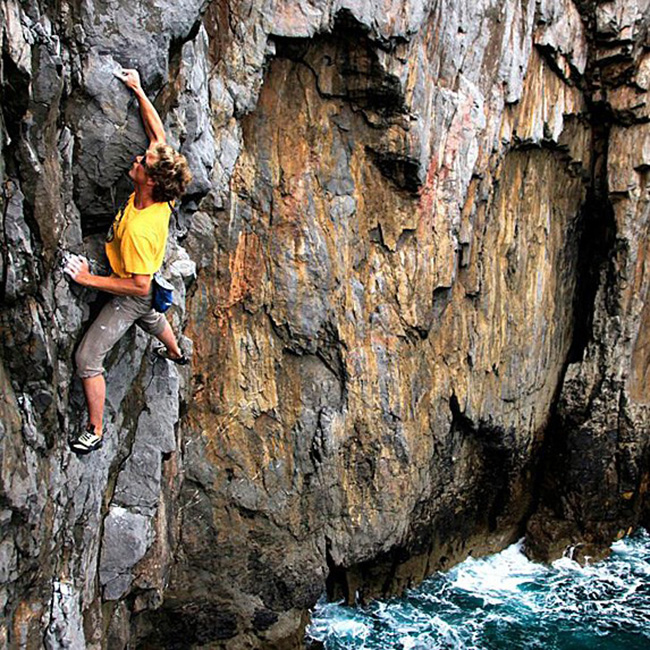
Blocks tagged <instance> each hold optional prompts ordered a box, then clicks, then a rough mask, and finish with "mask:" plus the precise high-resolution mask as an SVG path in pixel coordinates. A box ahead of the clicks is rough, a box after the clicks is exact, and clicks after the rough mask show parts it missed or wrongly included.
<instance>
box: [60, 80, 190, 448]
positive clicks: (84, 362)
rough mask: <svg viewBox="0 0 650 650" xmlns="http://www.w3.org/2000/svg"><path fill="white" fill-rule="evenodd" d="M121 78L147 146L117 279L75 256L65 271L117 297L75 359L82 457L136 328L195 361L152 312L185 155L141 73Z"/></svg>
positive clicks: (134, 172)
mask: <svg viewBox="0 0 650 650" xmlns="http://www.w3.org/2000/svg"><path fill="white" fill-rule="evenodd" d="M116 76H117V77H118V78H120V79H121V80H122V81H123V82H124V83H125V84H126V86H127V87H128V88H130V89H131V90H133V92H134V94H135V96H136V98H137V100H138V105H139V107H140V115H141V117H142V121H143V123H144V128H145V131H146V133H147V137H148V138H149V146H148V147H147V150H146V151H145V152H144V153H143V154H142V155H139V156H136V157H135V160H134V162H133V164H132V166H131V168H130V170H129V178H130V179H131V181H132V182H133V187H134V192H133V193H132V194H131V196H130V197H129V199H128V202H127V203H126V204H125V206H124V207H123V208H121V209H120V211H119V212H118V214H117V216H116V217H115V220H114V221H113V224H112V225H111V228H110V230H109V232H108V236H107V238H106V244H105V249H106V255H107V257H108V261H109V263H110V266H111V270H112V273H111V275H109V276H100V275H93V274H92V273H91V272H90V267H89V265H88V262H87V260H85V259H84V258H82V257H77V256H73V257H71V258H70V260H69V261H68V263H67V266H66V268H65V271H66V273H68V275H70V277H72V279H73V280H74V281H75V282H78V283H79V284H80V285H82V286H84V287H90V288H92V289H99V290H100V291H106V292H108V293H110V294H113V295H114V296H115V297H114V298H112V299H111V300H110V301H109V302H108V303H107V304H106V305H105V306H104V307H103V309H102V310H101V312H100V313H99V316H98V317H97V319H96V320H95V321H94V322H93V324H92V325H91V326H90V328H89V329H88V331H87V332H86V334H85V336H84V337H83V340H82V341H81V344H80V345H79V348H78V350H77V353H76V356H75V360H76V365H77V373H78V375H79V377H81V381H82V383H83V389H84V394H85V397H86V404H87V406H88V423H87V425H86V427H85V430H83V431H82V432H81V433H80V434H79V435H77V436H75V437H74V438H73V439H72V440H71V441H70V447H71V449H72V450H73V451H74V452H76V453H79V454H85V453H89V452H91V451H94V450H96V449H99V448H100V447H101V446H102V442H103V438H102V436H103V433H104V430H103V415H104V400H105V396H106V383H105V381H104V375H103V373H104V367H103V362H104V358H105V356H106V355H107V354H108V352H109V351H110V349H111V348H112V347H113V346H114V345H115V343H117V341H118V340H119V339H120V338H121V337H122V336H123V335H124V334H125V332H126V331H127V330H128V329H129V328H130V327H131V325H133V323H137V324H138V325H139V326H140V327H142V329H144V330H145V331H146V332H148V333H149V334H152V335H153V336H155V337H156V338H157V339H158V340H159V341H161V342H162V343H163V345H162V346H160V347H157V348H156V349H155V350H154V352H155V353H156V354H157V355H158V356H160V357H162V358H164V359H168V360H170V361H173V362H174V363H177V364H180V365H185V364H187V363H188V362H189V360H188V358H187V356H186V355H185V353H184V352H183V351H182V350H181V349H180V347H179V345H178V342H177V341H176V337H175V336H174V333H173V331H172V328H171V327H170V325H169V323H168V322H167V319H166V318H165V316H164V315H163V314H161V313H159V312H157V311H154V309H153V308H152V300H153V283H152V276H153V274H154V273H156V272H157V271H158V270H159V269H160V267H161V265H162V262H163V257H164V255H165V246H166V244H167V235H168V229H169V218H170V215H171V206H172V204H173V201H175V200H176V199H178V198H180V197H181V196H182V195H183V193H184V192H185V189H186V187H187V185H188V184H189V182H190V180H191V178H192V176H191V173H190V170H189V168H188V165H187V160H186V159H185V157H184V156H182V155H181V154H179V153H178V152H176V151H175V150H174V149H173V148H172V147H170V146H169V145H168V144H166V139H165V131H164V129H163V124H162V120H161V119H160V116H159V115H158V113H157V111H156V109H155V108H154V106H153V104H152V103H151V101H150V100H149V99H148V98H147V96H146V94H145V92H144V90H143V89H142V86H141V84H140V75H139V74H138V72H137V71H136V70H121V71H119V72H117V73H116Z"/></svg>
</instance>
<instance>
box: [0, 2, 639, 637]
mask: <svg viewBox="0 0 650 650" xmlns="http://www.w3.org/2000/svg"><path fill="white" fill-rule="evenodd" d="M1 8H2V30H1V35H0V38H1V49H2V67H1V69H0V74H1V81H2V84H1V92H2V94H1V105H2V110H1V111H0V119H1V120H2V123H1V124H0V137H1V141H0V143H1V146H2V157H1V158H0V164H1V166H0V174H1V175H2V183H3V185H2V188H3V191H2V198H1V201H2V202H1V204H0V207H1V210H0V212H1V214H2V228H0V245H1V247H2V260H1V267H0V272H1V273H2V282H3V285H2V286H3V289H2V291H3V294H2V295H3V302H2V311H1V320H0V323H1V328H2V341H3V346H2V348H1V356H0V361H1V363H0V385H1V387H2V392H1V394H2V398H1V401H0V404H1V407H0V409H1V418H0V422H1V426H2V428H1V429H0V432H1V437H0V454H1V456H0V458H1V463H2V474H1V479H0V481H1V482H0V508H1V509H0V535H1V537H0V606H1V607H2V608H3V611H4V616H3V622H2V623H0V647H27V648H31V647H40V646H41V645H43V644H44V645H45V646H46V647H50V648H59V647H71V648H82V647H89V648H111V649H112V648H122V647H126V646H127V644H130V646H131V647H156V648H159V647H170V648H171V647H190V646H200V645H203V646H204V647H227V648H247V647H249V648H253V647H268V648H272V647H277V648H288V647H300V645H301V636H302V632H303V628H304V625H305V622H306V620H307V615H308V609H309V608H310V607H311V606H313V604H314V603H315V602H316V600H317V599H318V597H319V596H320V595H321V593H323V591H325V590H326V591H327V592H328V594H329V595H330V596H331V597H340V596H344V597H346V598H347V599H348V600H349V601H354V600H355V599H359V598H361V599H363V598H369V597H373V596H375V595H377V594H385V593H392V592H395V591H397V590H400V589H402V588H404V587H405V586H407V585H409V584H412V583H414V582H417V581H418V580H421V579H422V578H423V577H425V576H426V575H427V574H429V573H431V572H432V571H434V570H436V569H438V568H444V567H447V566H450V565H451V564H453V563H454V562H456V561H458V560H460V559H462V558H464V557H465V556H467V555H468V554H470V553H473V554H478V553H484V552H487V551H490V550H497V549H499V548H502V547H503V546H504V545H505V544H507V543H509V542H510V541H512V540H514V539H516V538H517V537H519V536H521V535H522V534H523V533H524V532H526V540H527V547H528V549H529V552H530V553H531V554H532V555H535V556H537V557H541V558H545V559H546V558H550V557H554V556H556V555H558V554H561V553H562V552H563V551H564V549H565V548H566V547H567V546H568V545H571V546H574V547H575V546H579V545H582V546H580V548H581V549H582V553H583V554H586V555H598V554H600V553H601V552H602V551H603V549H604V548H606V547H607V545H608V544H609V542H610V541H611V540H612V539H613V538H614V537H615V536H617V535H619V534H622V533H624V532H625V531H626V530H627V529H628V527H634V526H636V525H638V524H643V523H646V524H647V523H648V517H647V514H648V512H647V499H646V498H645V490H646V486H647V479H648V476H647V471H648V470H647V467H648V462H647V461H648V445H647V433H646V432H647V427H648V419H649V418H648V389H647V379H648V374H649V370H648V366H649V363H650V354H649V353H648V333H647V332H648V327H647V326H648V321H649V319H650V316H649V315H648V314H649V313H650V308H648V306H647V304H648V283H649V282H650V280H649V277H650V276H649V275H648V272H647V263H646V251H647V248H648V246H647V237H648V216H647V215H648V209H647V200H646V197H645V194H646V191H645V183H646V179H645V175H646V173H647V171H648V169H650V162H648V161H647V160H646V157H647V153H646V149H648V146H646V145H647V143H646V140H647V139H648V134H647V133H646V129H647V128H648V126H647V123H648V108H647V102H646V97H647V90H648V83H649V79H650V77H649V75H648V61H650V59H648V55H647V53H646V48H647V42H646V41H647V29H648V24H649V21H650V17H649V16H648V8H647V7H646V3H645V2H644V1H642V0H638V1H637V2H622V1H621V2H605V3H600V4H599V5H598V6H597V7H594V6H592V3H586V2H584V3H583V2H571V1H570V0H544V1H543V2H539V1H537V2H535V1H534V0H524V1H523V2H517V3H515V2H490V1H489V0H485V1H481V2H469V1H468V2H463V1H459V0H453V1H452V0H446V1H436V2H419V1H416V0H413V1H411V2H405V1H402V2H373V3H356V2H334V1H332V2H321V3H307V2H301V3H293V2H291V3H290V2H287V3H283V2H267V3H254V2H238V1H237V2H221V1H220V0H213V1H212V2H209V1H208V0H204V1H203V0H194V1H193V2H183V3H180V4H179V3H167V2H164V1H163V0H159V1H157V2H155V3H151V4H150V5H147V6H146V7H145V6H144V5H141V4H138V5H135V6H134V5H133V4H132V3H131V4H128V3H123V2H121V1H118V2H114V3H103V2H99V1H98V0H81V1H78V2H65V1H62V2H59V3H56V4H51V3H38V2H33V3H20V2H18V1H17V0H4V1H3V3H2V5H1ZM118 65H123V66H128V67H131V66H133V67H137V68H138V69H139V70H140V72H141V74H142V77H143V82H144V85H145V88H146V89H147V91H148V92H149V93H150V94H151V96H152V97H154V98H155V102H156V105H157V106H158V108H159V110H160V112H161V115H162V116H163V119H164V120H165V123H166V126H167V130H168V132H169V134H170V136H171V139H172V142H173V143H174V144H175V145H176V146H178V147H179V148H180V149H181V151H183V153H185V155H186V156H187V157H188V159H189V161H190V164H191V166H192V169H193V172H194V181H193V184H192V186H191V188H190V191H189V194H188V196H187V197H186V199H185V200H184V202H183V206H182V209H181V212H180V214H179V215H178V217H177V219H176V223H175V224H174V233H173V237H172V241H171V243H170V247H169V250H168V255H167V259H166V269H167V271H168V273H169V274H170V275H171V277H172V279H173V281H174V283H175V286H176V288H177V294H176V304H175V306H174V309H173V312H172V314H171V320H172V323H173V325H174V327H175V329H176V330H177V331H184V332H185V334H186V335H187V336H188V337H189V338H188V341H187V345H189V344H190V343H189V341H190V340H191V341H192V344H193V363H192V366H191V369H187V371H185V370H184V371H183V373H181V374H179V373H178V372H177V368H175V367H169V365H167V364H165V363H163V362H152V360H151V358H150V355H149V352H148V350H149V345H150V341H149V339H148V338H147V337H146V336H145V335H144V334H143V333H141V332H137V331H133V332H131V333H130V334H129V335H127V336H126V337H125V339H124V340H123V341H122V342H121V343H120V344H119V345H118V346H117V348H116V349H115V350H114V351H113V353H112V354H111V355H110V358H109V360H108V365H107V368H108V387H109V394H108V409H107V410H108V414H107V415H108V417H107V420H108V438H107V444H106V445H105V447H104V449H103V450H102V452H101V453H99V454H93V455H91V456H90V457H86V458H83V459H79V458H77V457H75V456H74V455H72V454H71V453H70V452H69V450H68V448H67V444H66V436H67V434H68V433H69V432H70V431H73V430H74V429H75V428H77V427H80V426H82V424H83V410H84V406H83V397H82V395H81V392H80V387H79V385H78V382H77V381H76V380H75V379H74V377H73V368H72V355H73V351H74V346H75V345H76V343H77V342H78V341H79V339H80V336H81V335H82V333H83V328H84V326H85V323H86V322H87V321H88V318H89V317H91V315H92V314H93V313H94V310H96V309H97V302H96V301H97V296H95V295H89V294H88V293H87V292H84V291H80V290H78V289H75V288H74V287H70V285H69V284H68V283H67V281H65V279H64V278H63V277H62V274H61V272H60V260H61V255H62V251H63V250H73V251H75V252H82V251H83V252H86V253H87V254H90V255H92V256H94V257H95V258H96V259H97V261H98V263H101V246H100V243H101V234H100V233H101V232H102V230H103V229H104V228H105V227H106V226H107V224H108V222H109V221H110V219H111V218H112V215H113V213H114V212H115V210H116V208H117V206H118V205H119V204H120V202H121V201H122V200H123V199H124V197H125V196H126V195H127V194H128V191H129V190H128V183H127V181H126V179H125V177H124V171H125V170H126V169H127V168H128V165H129V161H130V159H131V158H132V156H133V155H135V154H137V153H139V152H140V151H141V150H142V149H143V148H144V146H146V139H145V136H144V132H143V130H142V127H141V125H140V121H139V116H138V114H137V107H136V104H135V103H134V100H133V98H132V97H131V95H130V94H129V92H128V91H127V90H126V89H125V88H124V87H123V86H122V85H121V84H120V82H119V81H118V80H117V79H115V77H114V76H113V74H112V73H113V71H114V70H115V69H116V68H117V67H118ZM649 150H650V149H649ZM170 365H171V364H170Z"/></svg>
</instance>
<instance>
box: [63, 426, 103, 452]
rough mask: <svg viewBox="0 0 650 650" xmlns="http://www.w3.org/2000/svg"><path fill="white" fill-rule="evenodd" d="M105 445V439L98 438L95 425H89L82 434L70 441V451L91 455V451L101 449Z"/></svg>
mask: <svg viewBox="0 0 650 650" xmlns="http://www.w3.org/2000/svg"><path fill="white" fill-rule="evenodd" d="M103 444H104V439H103V438H102V436H98V435H97V434H96V433H95V425H94V424H88V426H87V427H86V430H85V431H84V432H83V433H82V434H80V435H78V436H77V437H76V438H74V439H73V440H71V441H70V449H72V451H74V453H75V454H89V453H90V452H91V451H95V449H100V448H101V446H102V445H103Z"/></svg>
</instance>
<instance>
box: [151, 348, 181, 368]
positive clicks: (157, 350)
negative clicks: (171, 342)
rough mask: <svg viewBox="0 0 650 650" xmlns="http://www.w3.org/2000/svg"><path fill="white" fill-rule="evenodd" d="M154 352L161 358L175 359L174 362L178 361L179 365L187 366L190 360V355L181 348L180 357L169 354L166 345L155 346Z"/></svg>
mask: <svg viewBox="0 0 650 650" xmlns="http://www.w3.org/2000/svg"><path fill="white" fill-rule="evenodd" d="M153 353H154V356H156V357H158V358H160V359H167V361H173V362H174V363H177V364H178V365H179V366H186V365H187V364H188V363H189V362H190V360H189V357H188V356H187V355H186V354H185V352H183V351H182V350H181V356H180V357H171V356H169V350H167V348H166V347H165V346H164V345H161V346H160V347H157V348H154V350H153Z"/></svg>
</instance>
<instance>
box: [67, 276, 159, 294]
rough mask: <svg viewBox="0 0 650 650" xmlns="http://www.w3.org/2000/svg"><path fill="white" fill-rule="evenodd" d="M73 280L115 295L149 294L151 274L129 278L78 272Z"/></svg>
mask: <svg viewBox="0 0 650 650" xmlns="http://www.w3.org/2000/svg"><path fill="white" fill-rule="evenodd" d="M75 280H76V281H77V282H78V283H79V284H81V285H82V286H84V287H88V288H89V289H99V290H100V291H106V292H108V293H112V294H114V295H116V296H139V297H144V296H147V295H148V294H149V287H150V286H151V276H149V275H133V276H131V277H130V278H118V277H115V276H114V275H109V276H105V275H92V274H91V273H86V274H80V275H78V276H77V277H76V278H75Z"/></svg>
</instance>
